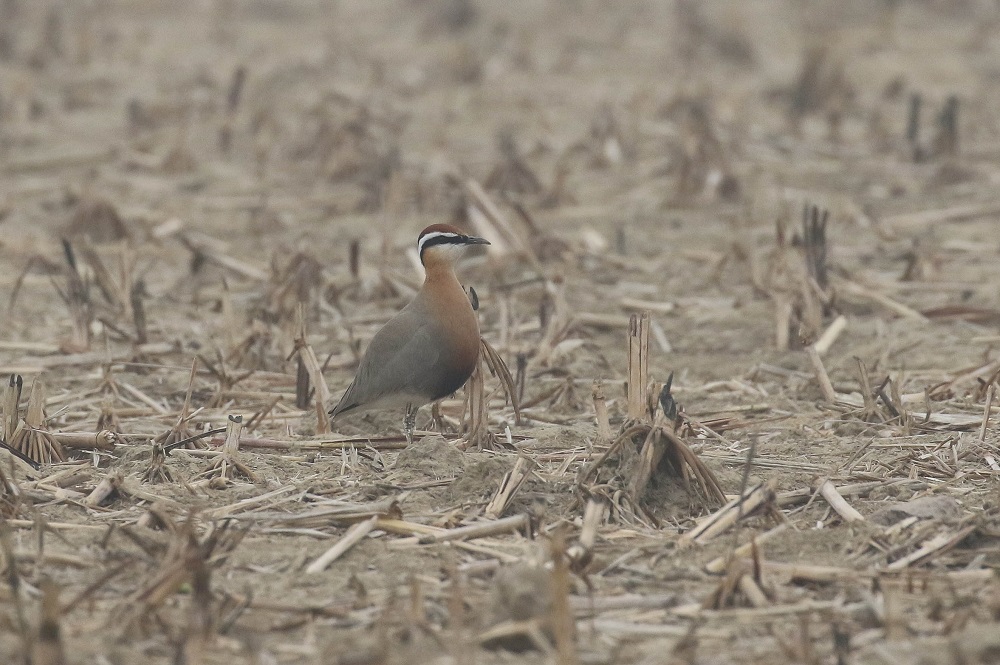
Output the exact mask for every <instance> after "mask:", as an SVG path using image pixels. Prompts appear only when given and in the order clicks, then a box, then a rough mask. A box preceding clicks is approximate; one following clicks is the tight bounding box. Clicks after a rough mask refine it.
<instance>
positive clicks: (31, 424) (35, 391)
mask: <svg viewBox="0 0 1000 665" xmlns="http://www.w3.org/2000/svg"><path fill="white" fill-rule="evenodd" d="M15 384H16V385H15ZM19 386H20V382H12V384H11V385H10V386H8V393H7V399H6V400H5V403H4V406H5V409H7V408H10V409H11V411H10V412H9V413H12V414H16V409H17V397H18V396H19V393H20V391H19V389H18V388H19ZM44 407H45V387H44V385H43V383H42V381H41V380H40V379H39V378H38V377H35V380H34V381H32V383H31V392H30V393H29V394H28V406H27V409H26V411H25V414H24V419H23V420H20V421H19V422H17V424H16V426H15V427H14V428H13V431H12V432H10V435H9V436H10V438H8V439H7V443H8V445H10V447H11V448H13V449H14V450H17V451H19V452H22V453H24V454H25V455H26V456H27V457H28V458H30V459H32V460H34V461H35V462H38V463H39V464H51V463H53V462H65V461H66V454H65V452H64V451H63V447H62V445H60V443H59V442H58V441H56V440H55V439H54V438H53V437H52V435H51V434H50V433H49V432H48V431H47V430H46V429H45V412H44ZM14 417H15V418H16V415H15V416H14ZM5 421H6V422H7V423H9V422H10V417H9V416H7V415H5Z"/></svg>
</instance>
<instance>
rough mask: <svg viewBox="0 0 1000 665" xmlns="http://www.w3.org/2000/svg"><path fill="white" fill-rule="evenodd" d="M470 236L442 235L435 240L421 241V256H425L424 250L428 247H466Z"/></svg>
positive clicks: (434, 238)
mask: <svg viewBox="0 0 1000 665" xmlns="http://www.w3.org/2000/svg"><path fill="white" fill-rule="evenodd" d="M468 239H469V237H468V236H460V235H440V236H435V237H433V238H427V239H425V240H421V241H420V243H419V244H420V254H421V255H423V253H424V250H425V249H427V248H428V247H434V246H435V245H465V244H468Z"/></svg>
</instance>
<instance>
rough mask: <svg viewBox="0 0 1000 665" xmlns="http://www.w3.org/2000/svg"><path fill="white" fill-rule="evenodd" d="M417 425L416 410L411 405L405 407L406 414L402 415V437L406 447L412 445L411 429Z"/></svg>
mask: <svg viewBox="0 0 1000 665" xmlns="http://www.w3.org/2000/svg"><path fill="white" fill-rule="evenodd" d="M416 424H417V410H416V409H415V408H413V405H412V404H407V405H406V413H405V414H404V415H403V435H404V436H406V445H408V446H409V445H412V444H413V428H414V427H415V426H416Z"/></svg>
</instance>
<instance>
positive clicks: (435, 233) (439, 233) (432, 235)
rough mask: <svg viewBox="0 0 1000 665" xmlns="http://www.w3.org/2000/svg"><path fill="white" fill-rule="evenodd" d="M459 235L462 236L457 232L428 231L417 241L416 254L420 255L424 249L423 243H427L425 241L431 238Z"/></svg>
mask: <svg viewBox="0 0 1000 665" xmlns="http://www.w3.org/2000/svg"><path fill="white" fill-rule="evenodd" d="M461 237H462V236H460V235H459V234H457V233H452V232H451V231H432V232H431V233H428V234H427V235H425V236H424V237H423V238H421V239H420V242H418V243H417V254H418V255H420V254H421V253H422V252H423V251H424V245H426V244H427V241H428V240H431V239H433V238H461Z"/></svg>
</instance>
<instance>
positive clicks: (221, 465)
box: [201, 416, 259, 483]
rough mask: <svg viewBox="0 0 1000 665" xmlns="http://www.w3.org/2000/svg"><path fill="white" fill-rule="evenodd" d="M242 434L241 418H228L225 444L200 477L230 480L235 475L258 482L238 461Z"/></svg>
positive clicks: (252, 473) (248, 468)
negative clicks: (220, 452)
mask: <svg viewBox="0 0 1000 665" xmlns="http://www.w3.org/2000/svg"><path fill="white" fill-rule="evenodd" d="M242 432H243V416H229V422H228V424H227V425H226V442H225V443H224V444H222V454H220V455H219V456H218V457H216V458H215V459H214V460H212V462H211V463H210V464H209V466H208V468H207V469H206V470H205V471H203V472H202V473H201V476H203V477H206V478H209V477H213V476H217V477H219V478H223V479H225V480H232V479H233V478H234V477H235V476H236V475H242V476H243V477H245V478H246V479H248V480H249V481H250V482H252V483H257V482H259V479H258V478H257V475H256V474H255V473H254V472H253V471H251V470H250V467H248V466H247V465H246V464H245V463H244V462H243V461H242V460H241V459H240V453H239V447H240V434H241V433H242Z"/></svg>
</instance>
